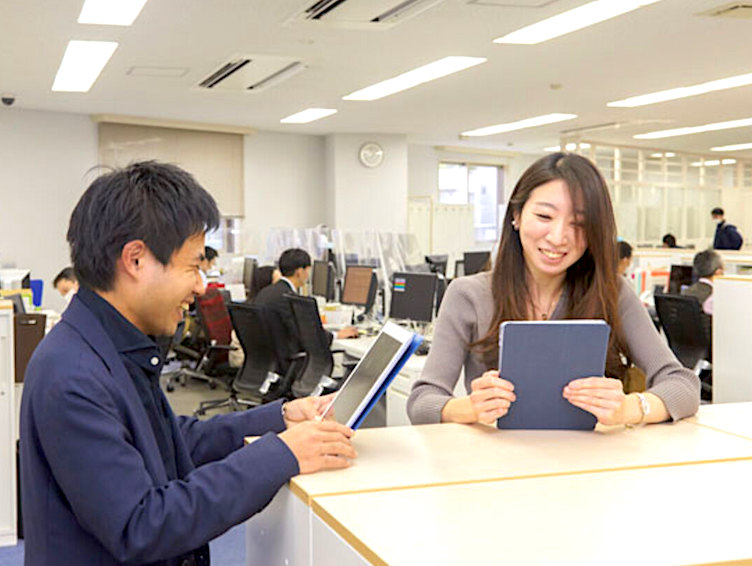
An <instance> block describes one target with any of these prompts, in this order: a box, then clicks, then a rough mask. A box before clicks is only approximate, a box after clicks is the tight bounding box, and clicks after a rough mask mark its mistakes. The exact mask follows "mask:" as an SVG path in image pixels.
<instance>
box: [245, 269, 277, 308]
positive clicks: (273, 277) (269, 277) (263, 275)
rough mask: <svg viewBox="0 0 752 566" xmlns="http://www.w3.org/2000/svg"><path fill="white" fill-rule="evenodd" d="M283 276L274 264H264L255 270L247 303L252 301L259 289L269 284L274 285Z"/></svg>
mask: <svg viewBox="0 0 752 566" xmlns="http://www.w3.org/2000/svg"><path fill="white" fill-rule="evenodd" d="M281 277H282V274H281V273H280V272H279V269H277V268H276V267H274V266H273V265H262V266H261V267H259V268H258V269H256V270H255V271H254V272H253V279H251V289H250V292H249V293H248V297H246V300H245V302H246V303H252V302H253V301H254V299H255V298H256V296H257V295H258V294H259V291H261V289H263V288H264V287H268V286H269V285H274V284H275V283H276V282H277V281H279V279H280V278H281Z"/></svg>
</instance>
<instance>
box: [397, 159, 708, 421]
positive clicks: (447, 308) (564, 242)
mask: <svg viewBox="0 0 752 566" xmlns="http://www.w3.org/2000/svg"><path fill="white" fill-rule="evenodd" d="M616 264H617V255H616V226H615V221H614V215H613V210H612V208H611V200H610V198H609V195H608V190H607V188H606V184H605V181H604V180H603V177H601V175H600V173H599V172H598V170H597V169H596V168H595V166H594V165H593V164H592V163H591V162H590V161H588V160H587V159H585V158H584V157H581V156H578V155H574V154H566V153H555V154H552V155H548V156H546V157H544V158H542V159H540V160H538V161H537V162H535V163H534V164H533V165H532V166H530V168H529V169H528V170H527V171H525V173H524V174H523V175H522V177H521V178H520V180H519V182H518V183H517V186H516V187H515V189H514V192H513V193H512V196H511V198H510V200H509V205H508V207H507V213H506V217H505V219H504V225H503V228H502V235H501V242H500V245H499V252H498V254H497V257H496V262H495V265H494V268H493V271H492V272H490V273H480V274H477V275H473V276H470V277H462V278H459V279H457V280H455V281H454V282H453V283H452V284H451V285H450V286H449V287H448V289H447V293H446V296H445V297H444V301H443V302H442V305H441V312H440V314H439V317H438V320H437V322H436V327H435V331H434V339H433V343H432V346H431V352H430V354H429V356H428V358H427V360H426V365H425V368H424V370H423V374H422V375H421V377H420V379H419V380H418V381H417V382H416V383H415V384H414V386H413V390H412V393H411V395H410V398H409V400H408V414H409V415H410V419H411V421H412V422H413V423H414V424H422V423H436V422H459V423H474V422H484V423H493V422H494V421H496V419H499V418H501V417H503V416H504V415H505V414H506V413H507V411H508V410H509V407H510V405H511V404H512V403H514V401H515V394H514V384H512V383H510V382H509V381H507V380H505V379H502V378H500V377H499V372H498V371H497V370H495V369H492V368H496V367H498V343H499V340H498V338H499V324H500V323H502V322H504V321H506V320H548V319H565V318H569V319H576V318H580V319H582V318H601V319H604V320H605V321H606V322H607V323H608V324H609V325H610V326H611V337H610V339H609V347H608V355H607V359H606V377H605V378H602V377H588V378H582V379H575V380H573V381H571V382H570V383H569V384H568V385H567V386H566V387H565V388H564V391H563V393H562V394H563V396H564V398H565V399H567V400H568V401H569V402H570V403H572V404H573V405H575V406H577V407H580V408H582V409H584V410H585V411H588V412H590V413H592V414H593V415H595V416H596V417H597V418H598V421H599V422H600V423H602V424H607V425H612V424H638V423H647V422H651V423H652V422H662V421H665V420H668V419H674V420H676V419H681V418H683V417H687V416H690V415H693V414H694V413H695V412H696V411H697V407H698V405H699V399H700V387H699V381H698V379H697V376H695V375H694V374H693V373H692V372H691V371H689V370H688V369H686V368H683V367H682V366H681V365H680V364H679V362H678V361H677V360H676V357H675V356H674V355H673V353H672V352H671V351H670V350H669V349H668V347H667V346H666V344H665V343H664V342H663V341H662V340H661V338H660V337H659V335H658V334H657V332H656V330H655V327H654V326H653V323H652V322H651V320H650V317H649V316H648V313H647V312H646V311H645V308H644V307H643V306H642V304H641V303H640V300H639V299H638V298H637V296H636V295H635V294H634V292H633V291H632V290H631V289H630V288H629V287H628V285H627V284H626V282H625V281H623V280H622V278H621V277H618V275H617V271H616ZM542 347H545V345H542ZM531 355H534V352H531ZM630 362H634V364H635V365H636V366H638V367H640V368H641V369H643V370H644V371H645V373H646V375H647V385H648V387H647V391H646V392H645V393H644V394H642V393H640V394H637V393H632V394H629V395H625V393H624V391H623V387H622V381H621V379H622V378H623V376H624V374H625V373H626V369H627V367H628V365H629V364H630ZM463 365H464V368H465V385H466V388H467V390H468V391H471V393H470V395H467V396H464V397H453V396H452V391H453V390H454V387H455V385H456V383H457V380H458V378H459V374H460V370H461V369H462V366H463Z"/></svg>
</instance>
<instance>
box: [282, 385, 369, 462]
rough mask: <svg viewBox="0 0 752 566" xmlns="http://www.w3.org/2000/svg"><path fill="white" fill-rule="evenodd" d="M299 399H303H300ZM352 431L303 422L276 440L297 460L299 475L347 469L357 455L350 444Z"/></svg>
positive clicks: (333, 424)
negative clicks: (285, 445)
mask: <svg viewBox="0 0 752 566" xmlns="http://www.w3.org/2000/svg"><path fill="white" fill-rule="evenodd" d="M299 400H302V399H299ZM353 434H354V432H353V431H352V430H351V429H349V428H347V427H346V426H344V425H341V424H339V423H338V422H335V421H318V422H317V421H304V422H301V423H299V424H297V425H296V426H293V427H292V428H290V429H288V430H286V431H285V432H282V433H280V435H279V438H280V439H281V440H282V442H284V443H285V444H287V447H288V448H289V449H290V451H291V452H292V453H293V454H294V455H295V458H296V459H297V460H298V467H299V468H300V473H301V474H310V473H313V472H317V471H319V470H332V469H339V468H347V467H349V466H350V460H352V459H353V458H356V457H357V453H356V452H355V449H354V448H353V446H352V443H351V442H350V438H351V437H352V435H353Z"/></svg>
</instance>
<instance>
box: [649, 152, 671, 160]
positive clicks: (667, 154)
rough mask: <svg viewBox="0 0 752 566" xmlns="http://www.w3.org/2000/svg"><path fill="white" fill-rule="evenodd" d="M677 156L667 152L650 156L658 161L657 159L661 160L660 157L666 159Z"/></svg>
mask: <svg viewBox="0 0 752 566" xmlns="http://www.w3.org/2000/svg"><path fill="white" fill-rule="evenodd" d="M675 155H676V154H675V153H672V152H670V151H667V152H666V153H660V152H659V153H651V154H650V157H654V158H656V159H657V158H659V157H664V156H665V157H674V156H675Z"/></svg>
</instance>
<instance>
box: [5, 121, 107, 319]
mask: <svg viewBox="0 0 752 566" xmlns="http://www.w3.org/2000/svg"><path fill="white" fill-rule="evenodd" d="M96 163H97V129H96V126H95V124H94V123H92V121H91V119H90V118H89V117H88V116H82V115H78V114H62V113H58V112H35V111H29V110H19V109H5V108H3V109H2V111H0V242H2V243H0V264H2V265H8V264H10V265H16V266H18V267H28V268H30V269H31V275H32V277H33V278H40V279H43V280H44V294H43V304H44V305H45V306H48V307H50V308H54V309H56V310H60V309H61V308H62V306H63V301H62V299H61V298H60V297H59V295H58V294H57V292H56V291H55V290H54V289H53V288H52V279H53V278H54V277H55V275H57V273H58V272H59V271H60V269H62V268H63V267H65V266H66V265H69V264H70V255H69V253H68V244H67V242H66V241H65V233H66V231H67V229H68V220H69V218H70V214H71V212H72V210H73V207H74V206H75V204H76V202H77V201H78V198H79V197H80V196H81V194H82V192H83V190H84V189H85V187H86V186H87V184H88V182H89V181H90V180H91V178H93V176H92V174H89V175H87V174H86V173H87V171H88V170H89V169H90V168H91V167H93V166H94V165H95V164H96Z"/></svg>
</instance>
